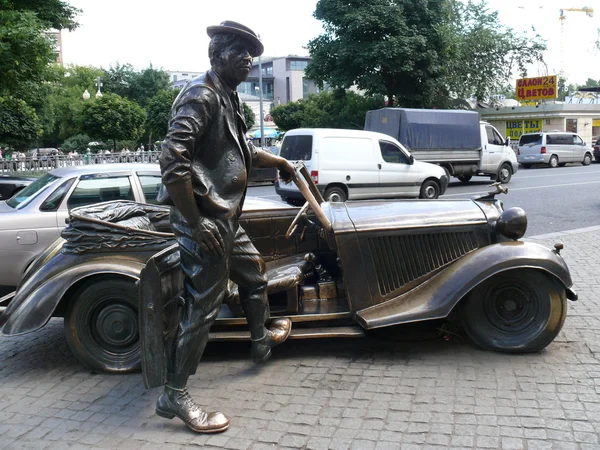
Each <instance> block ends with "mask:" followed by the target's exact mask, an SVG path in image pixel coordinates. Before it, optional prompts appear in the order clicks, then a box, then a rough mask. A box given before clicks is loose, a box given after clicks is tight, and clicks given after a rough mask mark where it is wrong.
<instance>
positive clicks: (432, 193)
mask: <svg viewBox="0 0 600 450" xmlns="http://www.w3.org/2000/svg"><path fill="white" fill-rule="evenodd" d="M439 196H440V185H439V184H438V183H437V182H435V181H434V180H426V181H425V182H424V183H423V184H422V185H421V192H420V194H419V198H423V199H426V200H435V199H436V198H438V197H439Z"/></svg>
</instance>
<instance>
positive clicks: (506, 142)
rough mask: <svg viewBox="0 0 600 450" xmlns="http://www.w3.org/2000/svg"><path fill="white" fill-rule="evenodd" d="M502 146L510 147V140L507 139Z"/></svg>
mask: <svg viewBox="0 0 600 450" xmlns="http://www.w3.org/2000/svg"><path fill="white" fill-rule="evenodd" d="M504 145H506V146H507V147H508V146H509V145H510V138H509V137H507V138H506V140H505V141H504Z"/></svg>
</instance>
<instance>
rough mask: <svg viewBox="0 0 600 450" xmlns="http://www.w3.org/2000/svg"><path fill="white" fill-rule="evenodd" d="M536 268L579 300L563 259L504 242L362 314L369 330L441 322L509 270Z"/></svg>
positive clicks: (533, 247) (527, 245)
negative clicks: (470, 295) (478, 288)
mask: <svg viewBox="0 0 600 450" xmlns="http://www.w3.org/2000/svg"><path fill="white" fill-rule="evenodd" d="M519 268H532V269H539V270H543V271H544V272H547V273H549V274H551V275H552V276H554V277H556V278H557V279H558V280H559V281H560V282H561V283H562V284H563V286H564V287H565V289H566V290H567V296H568V297H569V298H571V299H576V298H577V295H576V294H575V293H574V292H573V291H572V290H571V289H570V288H571V286H572V285H573V282H572V280H571V274H570V273H569V268H568V267H567V265H566V263H565V262H564V260H563V259H562V257H561V256H560V255H557V254H556V253H555V252H553V251H551V250H549V249H548V248H546V247H544V246H542V245H540V244H535V243H531V242H521V241H514V242H502V243H499V244H493V245H488V246H486V247H483V248H480V249H478V250H475V251H474V252H472V253H469V254H467V255H465V256H464V257H462V258H461V259H459V260H458V261H456V262H455V263H453V264H452V265H450V266H449V267H448V268H446V269H445V270H443V271H441V272H440V273H438V274H436V275H435V276H434V277H432V278H430V279H429V280H427V281H426V282H424V283H423V284H421V285H420V286H418V287H416V288H415V289H413V290H411V291H408V292H406V293H404V294H402V295H400V296H398V297H396V298H394V299H391V300H388V301H387V302H384V303H380V304H378V305H375V306H371V307H369V308H366V309H363V310H362V311H358V312H357V314H356V320H357V321H358V323H359V324H360V325H362V326H363V327H364V328H366V329H370V328H379V327H386V326H390V325H397V324H402V323H409V322H419V321H423V320H431V319H441V318H444V317H447V316H448V314H450V311H452V308H454V306H456V304H457V303H458V302H459V301H460V299H461V298H463V297H464V296H465V295H466V294H468V293H469V292H470V291H471V290H472V289H473V288H474V287H475V286H477V285H478V284H480V283H481V282H483V281H484V280H486V279H488V278H490V277H492V276H494V275H496V274H498V273H500V272H503V271H506V270H512V269H519Z"/></svg>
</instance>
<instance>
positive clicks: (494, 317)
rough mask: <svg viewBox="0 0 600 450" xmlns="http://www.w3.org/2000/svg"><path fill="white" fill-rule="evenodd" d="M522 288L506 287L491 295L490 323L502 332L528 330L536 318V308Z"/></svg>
mask: <svg viewBox="0 0 600 450" xmlns="http://www.w3.org/2000/svg"><path fill="white" fill-rule="evenodd" d="M531 296H532V292H526V290H523V289H521V287H520V286H516V285H515V286H504V287H502V288H499V289H497V290H496V291H495V292H493V293H491V296H490V299H489V302H487V308H486V313H487V316H488V319H489V321H490V323H491V324H492V325H493V326H495V327H496V328H498V329H499V330H502V331H507V332H508V331H511V332H514V331H518V330H523V329H525V328H527V327H528V326H529V325H530V324H531V322H532V321H533V320H534V319H535V316H536V307H535V306H534V303H535V302H533V301H532V300H533V299H532V298H531Z"/></svg>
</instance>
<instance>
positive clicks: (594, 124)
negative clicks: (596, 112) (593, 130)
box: [592, 119, 600, 127]
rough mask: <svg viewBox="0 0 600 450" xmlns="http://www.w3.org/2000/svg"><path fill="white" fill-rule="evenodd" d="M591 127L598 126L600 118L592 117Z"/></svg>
mask: <svg viewBox="0 0 600 450" xmlns="http://www.w3.org/2000/svg"><path fill="white" fill-rule="evenodd" d="M592 126H593V127H600V119H592Z"/></svg>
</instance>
